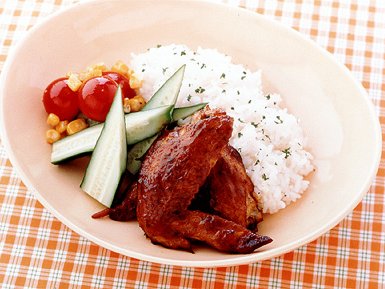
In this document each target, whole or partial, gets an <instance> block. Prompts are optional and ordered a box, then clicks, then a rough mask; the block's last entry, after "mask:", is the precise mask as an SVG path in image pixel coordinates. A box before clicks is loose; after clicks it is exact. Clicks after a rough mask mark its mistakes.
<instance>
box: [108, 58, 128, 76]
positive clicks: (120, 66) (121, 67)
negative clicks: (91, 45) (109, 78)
mask: <svg viewBox="0 0 385 289" xmlns="http://www.w3.org/2000/svg"><path fill="white" fill-rule="evenodd" d="M111 71H114V72H117V73H120V74H122V75H124V76H126V77H128V75H129V69H128V66H127V65H126V64H125V63H124V62H123V61H121V60H118V61H116V62H115V64H114V65H113V66H112V67H111Z"/></svg>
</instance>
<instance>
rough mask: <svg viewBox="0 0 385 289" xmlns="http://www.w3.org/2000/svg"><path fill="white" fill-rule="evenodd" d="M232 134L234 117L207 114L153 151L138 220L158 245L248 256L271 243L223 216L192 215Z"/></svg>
mask: <svg viewBox="0 0 385 289" xmlns="http://www.w3.org/2000/svg"><path fill="white" fill-rule="evenodd" d="M231 132H232V119H231V118H230V117H229V116H227V115H226V114H225V113H224V112H222V111H219V110H205V111H204V113H202V114H201V116H200V117H199V119H196V120H194V122H192V123H190V124H188V125H185V126H183V127H180V128H176V129H174V130H172V131H168V132H165V133H164V134H163V135H162V136H161V137H160V138H158V140H157V141H156V142H155V144H154V145H153V146H152V147H151V148H150V150H149V152H148V153H147V155H146V157H145V159H144V161H143V164H142V168H141V171H140V174H139V179H138V205H137V219H138V222H139V225H140V227H141V228H142V229H143V230H144V232H145V233H146V235H147V236H148V237H149V238H150V239H151V241H152V242H153V243H159V244H161V245H163V246H165V247H168V248H174V249H185V250H191V244H190V240H191V239H194V240H199V241H204V242H206V243H207V244H209V245H211V246H213V247H215V248H217V249H218V250H220V251H225V252H233V253H249V252H252V251H254V250H255V249H256V248H258V247H260V246H262V245H265V244H267V243H269V242H271V239H270V238H268V237H263V236H259V235H257V234H254V233H252V232H251V231H248V230H246V229H245V228H244V227H242V226H241V225H237V224H235V223H234V222H231V221H227V220H224V219H223V218H221V217H219V216H215V215H210V214H207V213H202V212H197V211H189V210H188V206H189V204H190V203H191V200H192V199H193V198H194V196H195V195H196V193H197V192H198V190H199V188H200V187H201V186H202V185H203V184H204V182H205V180H206V179H207V177H208V175H209V174H210V171H211V169H212V168H213V167H214V165H215V164H216V162H217V160H218V159H219V158H220V157H221V153H222V150H223V149H225V148H226V147H227V143H228V140H229V138H230V136H231ZM214 224H215V226H214ZM221 240H223V241H221Z"/></svg>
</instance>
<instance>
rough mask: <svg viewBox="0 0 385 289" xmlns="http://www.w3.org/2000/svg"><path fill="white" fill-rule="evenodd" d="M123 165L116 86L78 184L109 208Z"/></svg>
mask: <svg viewBox="0 0 385 289" xmlns="http://www.w3.org/2000/svg"><path fill="white" fill-rule="evenodd" d="M126 166H127V137H126V127H125V117H124V111H123V106H122V95H121V89H120V87H118V89H117V90H116V94H115V97H114V101H113V102H112V105H111V108H110V110H109V112H108V114H107V117H106V121H105V122H104V125H103V129H102V132H101V134H100V137H99V138H98V140H97V143H96V146H95V149H94V151H93V153H92V156H91V160H90V163H89V164H88V167H87V170H86V172H85V175H84V178H83V181H82V183H81V185H80V187H81V188H82V190H83V191H85V192H86V193H87V194H89V195H90V196H91V197H93V198H94V199H96V200H97V201H99V202H100V203H102V204H103V205H105V206H107V207H110V206H111V204H112V201H113V199H114V195H115V191H116V189H117V187H118V185H119V181H120V178H121V176H122V174H123V173H124V171H125V170H126Z"/></svg>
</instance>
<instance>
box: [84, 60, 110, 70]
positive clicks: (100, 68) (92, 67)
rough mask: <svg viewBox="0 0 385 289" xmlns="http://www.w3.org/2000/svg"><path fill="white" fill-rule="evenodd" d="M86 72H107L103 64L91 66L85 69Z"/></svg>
mask: <svg viewBox="0 0 385 289" xmlns="http://www.w3.org/2000/svg"><path fill="white" fill-rule="evenodd" d="M87 70H88V71H92V70H100V71H102V72H103V71H106V70H107V66H106V65H105V64H104V62H99V63H96V64H93V65H91V66H89V67H87Z"/></svg>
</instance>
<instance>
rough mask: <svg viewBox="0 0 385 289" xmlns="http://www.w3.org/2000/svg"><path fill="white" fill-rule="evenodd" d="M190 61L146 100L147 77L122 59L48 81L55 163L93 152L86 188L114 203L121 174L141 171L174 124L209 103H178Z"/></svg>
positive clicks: (108, 203) (46, 97)
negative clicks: (143, 89)
mask: <svg viewBox="0 0 385 289" xmlns="http://www.w3.org/2000/svg"><path fill="white" fill-rule="evenodd" d="M184 71H185V65H183V66H181V67H180V68H179V69H178V70H177V71H176V72H175V73H174V74H173V75H172V76H171V77H170V78H169V79H168V80H167V81H166V82H165V83H164V84H163V85H162V86H161V87H160V88H159V89H158V90H157V91H156V92H155V93H154V95H153V96H152V97H151V99H150V100H149V101H148V103H146V102H145V100H144V99H143V97H141V96H140V95H139V94H137V92H138V88H139V87H140V86H141V81H140V80H139V79H138V78H137V77H135V73H134V72H133V71H131V70H129V68H128V67H127V66H126V65H125V64H124V63H122V62H120V61H119V62H117V63H116V64H115V65H114V66H113V67H112V69H111V71H107V69H106V66H105V65H104V64H97V65H94V66H92V67H90V68H88V69H87V71H86V72H81V73H69V74H68V75H67V77H65V78H59V79H57V80H55V81H53V82H52V83H51V84H49V85H48V87H47V88H46V90H45V91H44V94H43V104H44V107H45V109H46V111H47V113H48V117H47V123H48V124H49V125H50V126H51V128H50V129H48V130H47V133H46V140H47V142H48V143H50V144H52V153H51V163H53V164H62V163H65V162H67V161H70V160H72V159H75V158H79V157H82V156H84V155H91V158H90V162H89V165H88V167H87V169H86V172H85V175H84V178H83V181H82V183H81V185H80V187H81V188H82V189H83V191H85V192H86V193H87V194H89V195H90V196H91V197H93V198H94V199H96V200H97V201H99V202H100V203H102V204H103V205H105V206H107V207H110V206H111V204H112V202H113V199H114V195H115V192H116V190H117V188H118V185H119V182H120V179H121V176H122V175H123V174H124V173H125V172H126V171H128V172H130V173H131V174H133V175H135V174H137V173H138V171H139V170H140V167H141V159H142V158H143V157H144V156H145V154H146V152H147V151H148V149H149V148H150V147H151V145H152V143H153V142H154V141H155V140H156V138H157V137H158V135H159V134H160V133H161V131H162V130H163V129H164V128H166V127H167V126H168V125H170V124H172V123H174V122H177V121H178V120H181V119H184V118H186V117H188V116H190V115H192V114H193V113H195V112H196V111H198V110H200V109H202V108H203V107H205V106H206V103H201V104H197V105H193V106H188V107H181V108H175V107H174V106H175V103H176V101H177V98H178V94H179V90H180V87H181V85H182V81H183V75H184Z"/></svg>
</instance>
